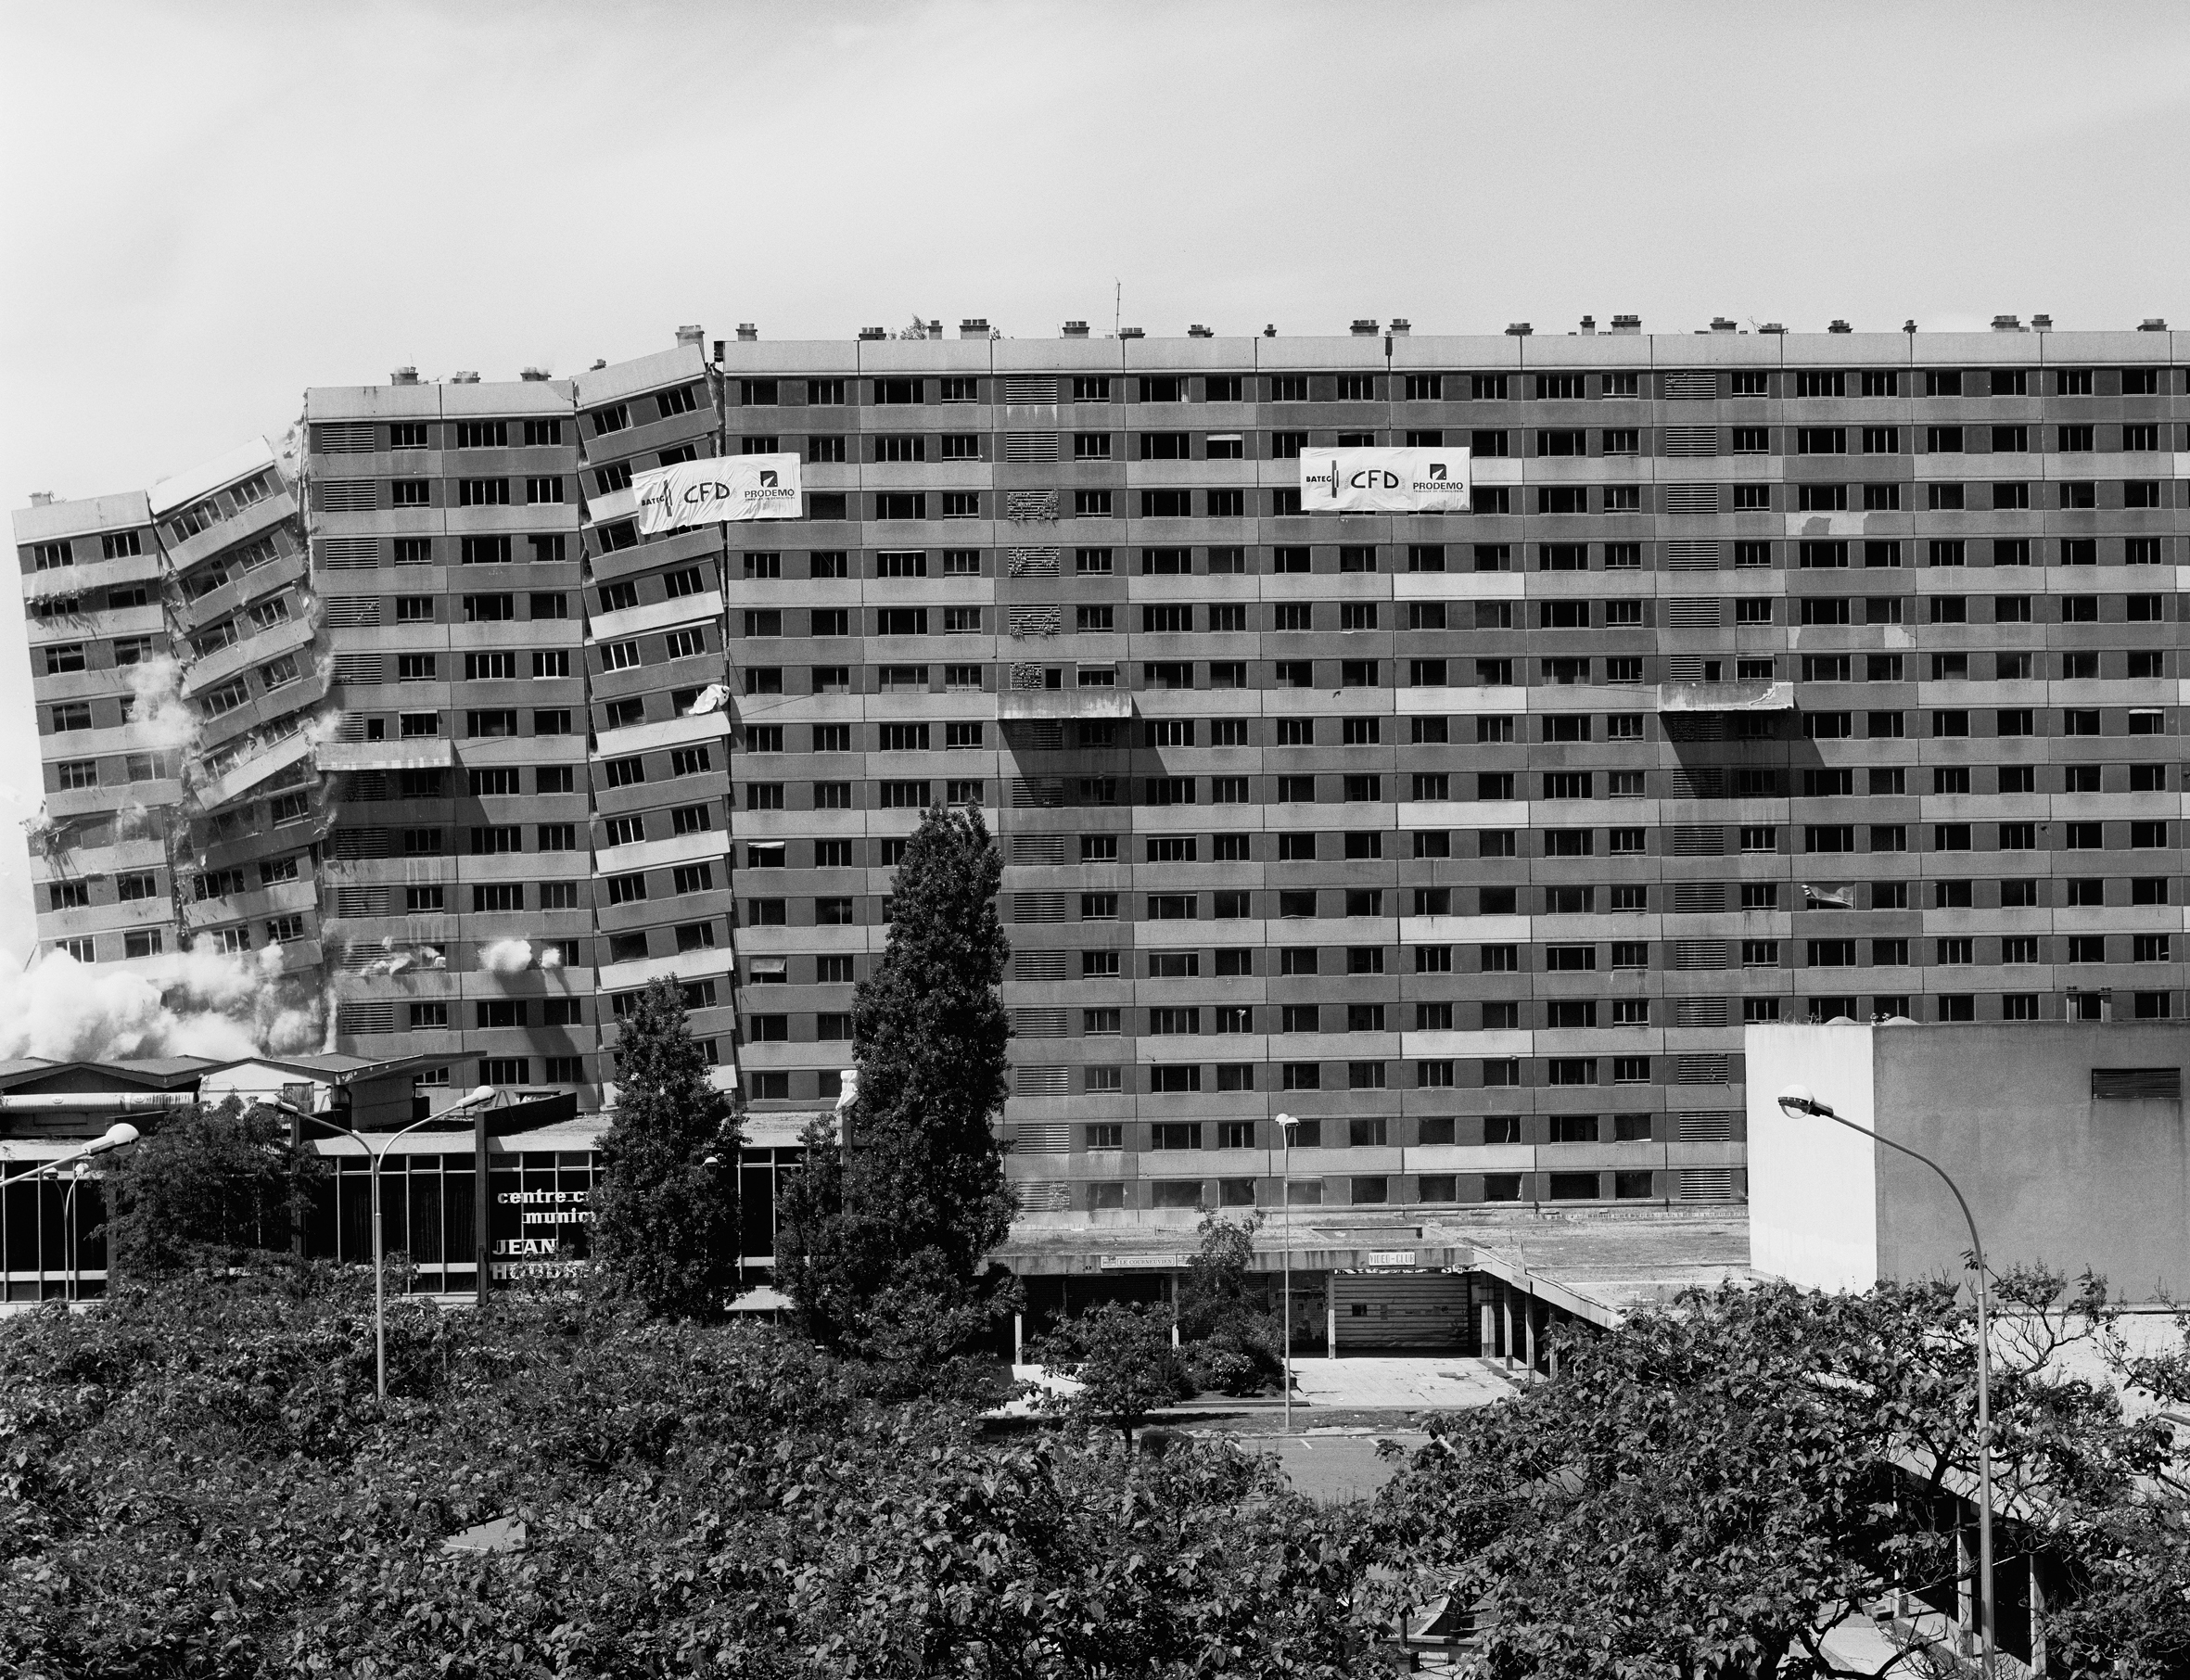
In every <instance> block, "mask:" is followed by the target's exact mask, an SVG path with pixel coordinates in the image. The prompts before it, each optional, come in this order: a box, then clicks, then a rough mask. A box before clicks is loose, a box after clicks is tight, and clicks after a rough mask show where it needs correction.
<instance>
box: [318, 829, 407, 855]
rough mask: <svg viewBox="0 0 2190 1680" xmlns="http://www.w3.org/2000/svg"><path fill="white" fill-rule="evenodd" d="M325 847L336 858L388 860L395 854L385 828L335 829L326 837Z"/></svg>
mask: <svg viewBox="0 0 2190 1680" xmlns="http://www.w3.org/2000/svg"><path fill="white" fill-rule="evenodd" d="M327 846H328V849H329V850H330V851H331V852H332V853H333V854H334V855H335V856H336V857H337V858H388V857H392V856H394V854H395V846H394V845H393V844H392V842H391V839H390V831H388V830H387V829H385V828H337V830H336V831H335V832H334V833H333V834H329V835H328V836H327Z"/></svg>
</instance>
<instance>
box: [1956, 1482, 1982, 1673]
mask: <svg viewBox="0 0 2190 1680" xmlns="http://www.w3.org/2000/svg"><path fill="white" fill-rule="evenodd" d="M1954 1573H1955V1576H1956V1577H1957V1580H1956V1585H1955V1587H1954V1649H1955V1650H1957V1651H1959V1652H1961V1653H1962V1654H1964V1655H1965V1656H1967V1654H1968V1652H1969V1649H1970V1633H1971V1630H1972V1629H1974V1628H1975V1627H1976V1626H1977V1604H1978V1599H1977V1548H1976V1547H1975V1546H1972V1545H1971V1544H1970V1543H1969V1525H1968V1524H1967V1523H1966V1522H1963V1521H1961V1520H1960V1513H1959V1512H1957V1513H1956V1521H1955V1523H1954Z"/></svg>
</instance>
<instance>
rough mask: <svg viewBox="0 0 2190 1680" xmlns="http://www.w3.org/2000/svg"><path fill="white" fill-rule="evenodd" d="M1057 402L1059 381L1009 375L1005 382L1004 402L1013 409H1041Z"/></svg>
mask: <svg viewBox="0 0 2190 1680" xmlns="http://www.w3.org/2000/svg"><path fill="white" fill-rule="evenodd" d="M1004 401H1005V402H1006V403H1008V404H1010V405H1011V406H1012V407H1013V408H1040V407H1045V406H1048V405H1050V404H1053V403H1055V402H1056V401H1057V381H1056V380H1055V379H1053V378H1033V377H1028V376H1025V375H1015V376H1012V375H1008V376H1007V377H1006V378H1005V380H1004Z"/></svg>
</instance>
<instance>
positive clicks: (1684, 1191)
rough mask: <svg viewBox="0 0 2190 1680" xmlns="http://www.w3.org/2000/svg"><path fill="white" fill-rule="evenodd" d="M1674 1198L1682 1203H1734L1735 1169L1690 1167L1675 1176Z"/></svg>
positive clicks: (1736, 1198) (1735, 1199)
mask: <svg viewBox="0 0 2190 1680" xmlns="http://www.w3.org/2000/svg"><path fill="white" fill-rule="evenodd" d="M1673 1182H1674V1198H1675V1200H1677V1201H1681V1202H1733V1201H1737V1200H1738V1197H1737V1196H1736V1195H1735V1193H1734V1169H1733V1168H1732V1167H1730V1166H1690V1167H1685V1168H1683V1169H1682V1170H1681V1171H1679V1172H1677V1173H1675V1174H1674V1176H1673Z"/></svg>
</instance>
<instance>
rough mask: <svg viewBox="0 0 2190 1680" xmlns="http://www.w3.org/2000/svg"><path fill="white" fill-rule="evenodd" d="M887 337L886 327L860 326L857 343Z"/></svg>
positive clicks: (867, 342) (887, 330)
mask: <svg viewBox="0 0 2190 1680" xmlns="http://www.w3.org/2000/svg"><path fill="white" fill-rule="evenodd" d="M739 336H740V337H743V336H744V335H743V334H741V335H739ZM889 336H890V335H889V329H888V328H887V327H881V326H862V327H861V328H860V329H859V342H860V343H861V344H869V343H872V342H873V341H874V340H875V339H878V338H886V337H889Z"/></svg>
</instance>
